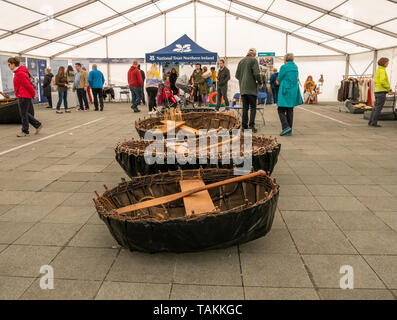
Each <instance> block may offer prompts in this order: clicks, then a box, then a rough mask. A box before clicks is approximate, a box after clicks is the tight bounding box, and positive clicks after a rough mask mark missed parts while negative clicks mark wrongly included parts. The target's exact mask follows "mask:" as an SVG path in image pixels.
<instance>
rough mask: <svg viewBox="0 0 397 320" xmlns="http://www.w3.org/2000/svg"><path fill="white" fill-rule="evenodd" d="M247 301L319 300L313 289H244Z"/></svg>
mask: <svg viewBox="0 0 397 320" xmlns="http://www.w3.org/2000/svg"><path fill="white" fill-rule="evenodd" d="M244 289H245V297H246V299H247V300H319V297H318V295H317V293H316V290H314V289H313V288H262V287H245V288H244Z"/></svg>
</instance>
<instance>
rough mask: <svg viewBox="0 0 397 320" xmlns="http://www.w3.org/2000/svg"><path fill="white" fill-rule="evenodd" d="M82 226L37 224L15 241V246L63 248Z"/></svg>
mask: <svg viewBox="0 0 397 320" xmlns="http://www.w3.org/2000/svg"><path fill="white" fill-rule="evenodd" d="M81 226H82V224H70V223H68V224H66V223H62V224H61V223H37V224H36V225H34V226H33V227H32V228H31V229H30V230H29V231H27V232H25V233H24V234H23V235H22V236H21V237H19V238H18V240H17V241H15V244H31V245H39V246H59V247H61V246H64V245H66V243H68V242H69V241H70V239H71V238H72V237H73V236H74V235H75V234H76V232H77V231H78V230H79V229H80V228H81Z"/></svg>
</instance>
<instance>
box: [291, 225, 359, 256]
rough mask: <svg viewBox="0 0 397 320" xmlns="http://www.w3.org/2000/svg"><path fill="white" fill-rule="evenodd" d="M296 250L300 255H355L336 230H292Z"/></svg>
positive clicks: (351, 247) (350, 246) (343, 237)
mask: <svg viewBox="0 0 397 320" xmlns="http://www.w3.org/2000/svg"><path fill="white" fill-rule="evenodd" d="M291 234H292V238H293V239H294V241H295V243H296V246H297V247H298V250H299V252H300V253H302V254H355V253H357V251H356V250H355V249H354V248H353V246H352V245H351V244H350V243H349V241H348V239H347V238H346V237H345V236H344V235H343V233H342V232H341V231H339V230H338V229H323V230H314V229H312V230H310V229H292V230H291Z"/></svg>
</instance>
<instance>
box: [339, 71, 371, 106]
mask: <svg viewBox="0 0 397 320" xmlns="http://www.w3.org/2000/svg"><path fill="white" fill-rule="evenodd" d="M349 78H350V79H354V80H359V79H373V78H374V75H373V74H370V73H363V74H361V75H358V74H345V75H343V78H342V81H346V80H348V79H349ZM348 101H349V100H346V101H343V102H340V103H338V107H339V108H338V109H339V112H342V110H344V111H346V112H351V111H350V110H349V108H348V107H347V106H346V102H348Z"/></svg>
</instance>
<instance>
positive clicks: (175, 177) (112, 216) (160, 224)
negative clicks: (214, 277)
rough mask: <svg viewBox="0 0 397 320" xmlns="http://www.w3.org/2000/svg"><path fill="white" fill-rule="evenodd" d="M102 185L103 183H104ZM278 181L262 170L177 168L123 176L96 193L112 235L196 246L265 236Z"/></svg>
mask: <svg viewBox="0 0 397 320" xmlns="http://www.w3.org/2000/svg"><path fill="white" fill-rule="evenodd" d="M105 188H107V187H106V186H105ZM278 195H279V186H278V185H277V183H276V181H275V180H273V179H271V178H270V177H269V175H268V174H267V173H265V172H264V171H262V170H260V171H257V172H253V173H251V174H249V175H246V176H235V175H234V170H232V169H215V168H209V169H198V170H178V171H170V172H165V173H158V174H153V175H147V176H138V177H133V178H132V180H131V181H125V180H124V181H123V182H122V183H120V184H119V185H118V186H116V187H115V188H113V189H107V190H106V191H105V193H104V194H103V195H101V196H100V195H98V194H97V197H96V198H94V204H95V207H96V210H97V212H98V214H99V217H100V218H101V219H102V220H103V221H104V222H105V224H106V225H107V227H108V229H109V231H110V233H111V234H112V236H113V237H114V238H115V240H116V241H117V242H118V243H119V244H120V245H121V246H123V247H125V248H128V249H130V250H132V251H143V252H151V253H154V252H194V251H202V250H209V249H217V248H225V247H229V246H232V245H236V244H241V243H245V242H248V241H251V240H254V239H257V238H260V237H263V236H265V235H266V234H267V233H268V232H269V231H270V229H271V227H272V223H273V219H274V214H275V211H276V207H277V201H278Z"/></svg>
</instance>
